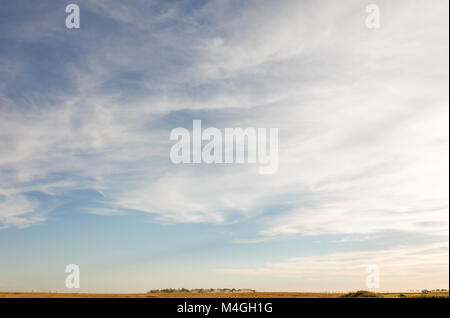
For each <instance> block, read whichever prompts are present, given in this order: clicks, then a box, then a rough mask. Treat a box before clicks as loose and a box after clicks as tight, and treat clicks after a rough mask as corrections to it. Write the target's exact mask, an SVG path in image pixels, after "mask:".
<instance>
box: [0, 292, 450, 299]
mask: <svg viewBox="0 0 450 318" xmlns="http://www.w3.org/2000/svg"><path fill="white" fill-rule="evenodd" d="M343 295H344V294H341V293H306V292H254V293H149V294H147V293H142V294H88V293H8V292H0V298H338V297H342V296H343ZM378 295H379V296H380V297H384V298H402V297H405V298H410V297H445V298H448V297H449V293H448V292H433V293H430V294H421V293H380V294H378Z"/></svg>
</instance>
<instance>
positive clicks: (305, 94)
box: [0, 0, 449, 292]
mask: <svg viewBox="0 0 450 318" xmlns="http://www.w3.org/2000/svg"><path fill="white" fill-rule="evenodd" d="M69 3H70V2H69V1H56V0H52V1H50V0H42V1H23V0H14V1H12V0H5V1H2V2H1V4H0V70H1V72H0V290H2V291H60V292H69V291H73V289H67V288H66V285H65V279H66V277H67V275H68V274H67V273H66V272H65V268H66V266H67V264H77V265H79V267H80V275H81V276H80V284H81V286H80V287H81V288H80V290H79V291H81V292H83V291H90V292H145V291H148V290H150V289H158V288H182V287H184V288H227V287H228V288H252V289H256V290H260V291H346V290H356V289H367V288H366V279H367V275H368V273H367V272H366V269H367V266H368V265H370V264H375V265H377V266H378V267H379V270H380V286H379V288H378V289H377V290H379V291H385V290H399V291H400V290H410V289H423V288H428V289H434V288H448V286H449V278H448V277H449V265H448V257H449V227H448V223H449V205H448V204H449V203H448V201H449V199H448V195H449V194H448V193H449V179H448V176H449V165H448V163H449V121H448V120H449V94H448V85H449V74H448V70H449V64H448V55H449V46H448V30H449V17H448V12H449V8H448V6H449V4H448V1H446V0H435V1H432V2H430V1H425V0H408V1H407V0H398V1H387V0H373V1H372V2H367V1H361V0H358V1H357V0H345V1H331V0H329V1H326V0H324V1H312V0H295V1H294V0H292V1H289V0H280V1H269V0H248V1H237V0H220V1H217V0H211V1H200V0H187V1H175V0H170V1H162V0H150V1H143V0H136V1H132V2H129V1H117V0H108V1H104V0H95V1H94V0H92V1H89V0H78V1H76V2H74V3H76V4H77V5H78V6H79V8H80V28H73V29H68V28H66V25H65V20H66V16H67V15H68V14H67V13H66V12H65V7H66V6H67V5H68V4H69ZM369 3H375V4H377V5H378V6H379V8H380V27H379V28H375V29H373V28H368V27H367V26H366V18H367V16H368V13H367V12H366V6H367V5H368V4H369ZM193 120H201V121H202V125H203V126H204V127H217V128H219V129H224V128H227V127H242V128H246V127H265V128H272V127H276V128H278V130H279V140H278V144H279V169H278V171H277V172H276V173H274V174H271V175H261V174H259V173H258V165H254V164H204V163H203V164H174V163H172V162H171V160H170V156H169V153H170V149H171V147H172V146H173V141H171V140H170V139H169V136H170V132H171V131H172V129H174V128H177V127H185V128H186V129H188V130H191V129H192V123H193Z"/></svg>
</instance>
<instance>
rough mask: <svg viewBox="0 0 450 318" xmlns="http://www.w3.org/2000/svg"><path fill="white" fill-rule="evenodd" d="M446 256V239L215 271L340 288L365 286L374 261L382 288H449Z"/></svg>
mask: <svg viewBox="0 0 450 318" xmlns="http://www.w3.org/2000/svg"><path fill="white" fill-rule="evenodd" d="M448 255H449V254H448V242H445V243H435V244H428V245H421V246H408V247H406V246H403V247H397V248H392V249H388V250H374V251H364V250H363V251H361V250H358V251H351V252H337V253H331V254H327V255H321V256H302V257H295V258H292V259H290V260H288V261H286V262H280V263H270V264H266V265H265V266H263V267H259V268H248V269H247V268H243V269H242V268H222V269H216V271H217V272H220V273H225V274H229V275H244V276H256V277H260V278H263V277H264V278H268V277H275V278H289V279H295V280H297V281H299V282H303V283H304V285H303V286H308V287H307V288H310V287H309V286H314V287H312V290H311V291H313V290H320V291H323V289H321V288H322V287H321V284H322V282H326V285H327V286H339V290H341V291H342V290H356V289H367V287H366V286H365V281H366V277H367V275H368V274H369V273H367V272H366V267H367V266H368V265H371V264H375V265H378V267H379V268H380V289H379V290H381V291H388V290H391V291H402V290H410V289H423V288H424V287H426V288H430V289H433V288H448ZM312 283H313V284H312ZM301 286H302V285H300V287H299V289H300V290H301V288H302V287H301ZM303 288H305V287H303ZM297 290H298V289H297ZM308 291H310V289H308Z"/></svg>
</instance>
